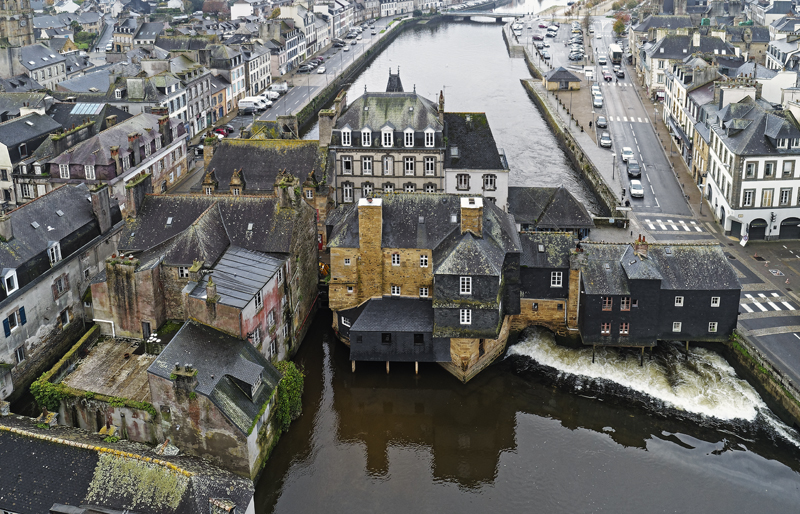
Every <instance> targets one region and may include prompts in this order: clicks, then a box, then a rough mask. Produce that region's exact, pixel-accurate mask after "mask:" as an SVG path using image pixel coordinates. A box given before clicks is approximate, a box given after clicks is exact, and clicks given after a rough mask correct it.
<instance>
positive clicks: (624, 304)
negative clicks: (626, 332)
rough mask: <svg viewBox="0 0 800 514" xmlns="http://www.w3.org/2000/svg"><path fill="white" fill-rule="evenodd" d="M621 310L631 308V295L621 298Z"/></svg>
mask: <svg viewBox="0 0 800 514" xmlns="http://www.w3.org/2000/svg"><path fill="white" fill-rule="evenodd" d="M619 310H621V311H629V310H631V297H630V296H623V297H622V298H620V300H619Z"/></svg>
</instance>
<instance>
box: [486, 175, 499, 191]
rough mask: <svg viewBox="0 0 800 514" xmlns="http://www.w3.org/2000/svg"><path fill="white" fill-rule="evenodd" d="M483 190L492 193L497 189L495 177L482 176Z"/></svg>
mask: <svg viewBox="0 0 800 514" xmlns="http://www.w3.org/2000/svg"><path fill="white" fill-rule="evenodd" d="M483 189H484V190H486V191H494V190H495V189H497V176H496V175H484V176H483Z"/></svg>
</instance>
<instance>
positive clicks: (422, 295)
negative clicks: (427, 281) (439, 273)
mask: <svg viewBox="0 0 800 514" xmlns="http://www.w3.org/2000/svg"><path fill="white" fill-rule="evenodd" d="M419 297H420V298H427V297H428V288H427V287H420V288H419Z"/></svg>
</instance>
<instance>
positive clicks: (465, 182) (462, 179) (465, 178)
mask: <svg viewBox="0 0 800 514" xmlns="http://www.w3.org/2000/svg"><path fill="white" fill-rule="evenodd" d="M456 189H458V190H461V191H463V190H466V189H469V175H468V174H466V173H459V174H458V175H456Z"/></svg>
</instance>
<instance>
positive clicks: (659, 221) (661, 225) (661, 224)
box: [650, 186, 667, 230]
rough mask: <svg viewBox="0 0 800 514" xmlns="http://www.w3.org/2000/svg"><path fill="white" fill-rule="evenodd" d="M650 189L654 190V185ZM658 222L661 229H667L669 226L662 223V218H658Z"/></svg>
mask: <svg viewBox="0 0 800 514" xmlns="http://www.w3.org/2000/svg"><path fill="white" fill-rule="evenodd" d="M650 190H651V191H652V190H653V186H650ZM653 194H655V191H654V192H653ZM656 223H658V226H659V227H661V230H667V226H666V225H664V224H663V223H661V220H656Z"/></svg>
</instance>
